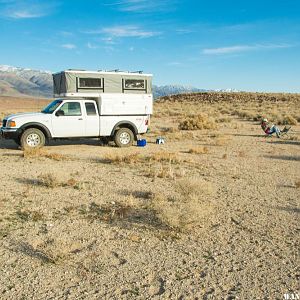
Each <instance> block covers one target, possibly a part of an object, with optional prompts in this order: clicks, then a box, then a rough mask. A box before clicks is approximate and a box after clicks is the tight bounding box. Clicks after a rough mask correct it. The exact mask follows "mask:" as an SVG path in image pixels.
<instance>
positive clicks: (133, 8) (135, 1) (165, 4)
mask: <svg viewBox="0 0 300 300" xmlns="http://www.w3.org/2000/svg"><path fill="white" fill-rule="evenodd" d="M106 5H109V6H115V7H117V9H118V10H120V11H127V12H136V13H144V12H157V11H162V10H170V9H173V8H174V7H175V3H174V0H173V1H172V2H171V1H170V0H151V1H150V0H123V1H118V2H115V3H108V4H106Z"/></svg>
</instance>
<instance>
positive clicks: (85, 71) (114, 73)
mask: <svg viewBox="0 0 300 300" xmlns="http://www.w3.org/2000/svg"><path fill="white" fill-rule="evenodd" d="M60 73H81V74H85V73H86V74H107V75H116V74H118V75H134V76H144V77H145V76H147V77H152V76H153V75H152V74H144V73H143V71H133V72H130V71H120V70H113V71H104V70H99V71H87V70H78V69H68V70H65V71H60V72H56V73H53V75H56V74H60Z"/></svg>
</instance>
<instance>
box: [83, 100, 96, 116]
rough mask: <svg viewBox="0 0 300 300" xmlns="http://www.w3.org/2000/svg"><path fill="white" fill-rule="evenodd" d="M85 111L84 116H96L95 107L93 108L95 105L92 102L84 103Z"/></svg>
mask: <svg viewBox="0 0 300 300" xmlns="http://www.w3.org/2000/svg"><path fill="white" fill-rule="evenodd" d="M85 109H86V114H87V115H88V116H94V115H96V114H97V113H96V107H95V103H92V102H86V103H85Z"/></svg>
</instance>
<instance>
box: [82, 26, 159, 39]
mask: <svg viewBox="0 0 300 300" xmlns="http://www.w3.org/2000/svg"><path fill="white" fill-rule="evenodd" d="M85 33H88V34H106V35H107V36H108V38H106V39H105V41H106V42H107V43H112V42H113V38H127V37H138V38H149V37H152V36H156V35H159V34H161V33H160V32H155V31H148V30H144V29H141V28H140V27H139V26H135V25H123V26H111V27H105V28H102V29H100V30H90V31H85Z"/></svg>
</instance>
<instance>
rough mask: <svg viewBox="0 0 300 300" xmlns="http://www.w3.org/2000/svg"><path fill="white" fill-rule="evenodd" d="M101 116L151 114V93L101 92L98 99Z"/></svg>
mask: <svg viewBox="0 0 300 300" xmlns="http://www.w3.org/2000/svg"><path fill="white" fill-rule="evenodd" d="M98 107H99V112H100V114H101V116H103V115H107V116H112V115H114V116H116V115H125V116H126V115H151V114H152V112H153V97H152V95H148V94H145V95H132V94H130V95H127V94H102V95H101V97H100V98H99V99H98Z"/></svg>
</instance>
